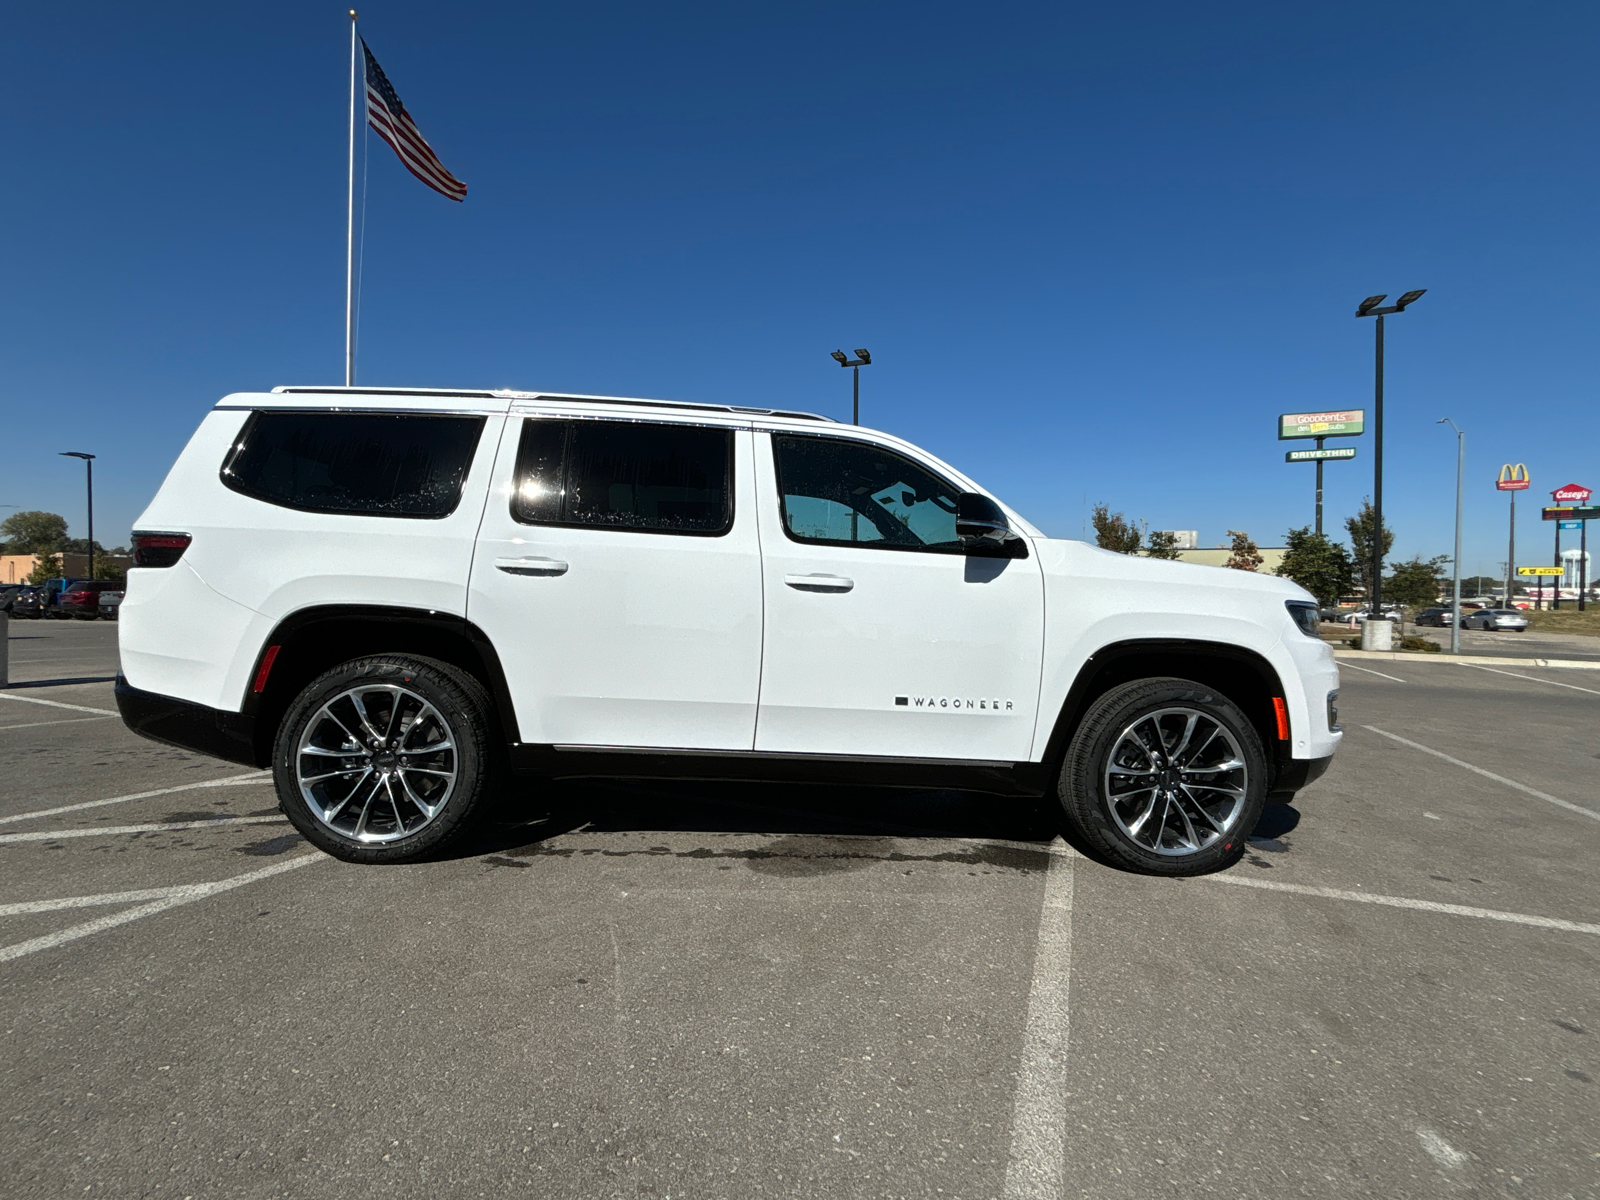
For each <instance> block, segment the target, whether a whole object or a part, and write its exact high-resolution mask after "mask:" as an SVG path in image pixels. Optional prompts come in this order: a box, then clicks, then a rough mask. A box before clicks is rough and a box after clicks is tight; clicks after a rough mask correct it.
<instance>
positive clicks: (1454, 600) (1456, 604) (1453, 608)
mask: <svg viewBox="0 0 1600 1200" xmlns="http://www.w3.org/2000/svg"><path fill="white" fill-rule="evenodd" d="M1438 423H1439V424H1440V425H1448V426H1450V428H1451V429H1454V430H1455V431H1456V553H1455V563H1454V573H1455V583H1454V586H1453V588H1452V590H1451V593H1450V653H1451V654H1460V653H1461V478H1462V471H1463V469H1464V468H1465V466H1466V463H1467V435H1466V434H1464V433H1462V432H1461V430H1460V429H1459V428H1457V426H1456V423H1455V422H1454V421H1452V420H1451V419H1450V418H1449V417H1440V418H1439V422H1438Z"/></svg>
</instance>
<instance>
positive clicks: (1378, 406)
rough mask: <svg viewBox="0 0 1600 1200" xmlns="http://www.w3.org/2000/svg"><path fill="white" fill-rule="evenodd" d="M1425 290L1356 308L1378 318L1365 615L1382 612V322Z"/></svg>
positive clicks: (1381, 298) (1377, 299) (1366, 302)
mask: <svg viewBox="0 0 1600 1200" xmlns="http://www.w3.org/2000/svg"><path fill="white" fill-rule="evenodd" d="M1427 290H1428V289H1427V288H1418V289H1417V290H1416V291H1414V292H1406V293H1405V294H1404V295H1403V296H1401V297H1400V299H1398V300H1396V301H1395V302H1394V303H1393V304H1391V305H1388V306H1387V307H1385V308H1379V307H1378V306H1379V305H1380V304H1382V303H1383V302H1384V301H1385V300H1387V299H1388V295H1387V294H1385V295H1381V296H1368V297H1367V298H1366V299H1365V300H1363V301H1362V302H1361V304H1360V305H1359V306H1358V307H1357V308H1356V316H1357V317H1377V318H1378V340H1377V361H1376V364H1375V371H1374V377H1373V386H1372V400H1373V408H1374V409H1375V410H1376V411H1375V412H1374V413H1373V422H1372V427H1373V434H1374V438H1373V447H1372V524H1373V531H1372V595H1371V596H1369V597H1368V598H1367V599H1368V601H1369V603H1368V605H1367V608H1368V611H1370V612H1373V613H1379V612H1382V611H1383V319H1384V317H1386V316H1388V315H1389V314H1390V313H1398V312H1405V310H1406V308H1407V307H1408V306H1409V305H1412V304H1414V303H1416V301H1417V299H1418V298H1419V297H1421V296H1422V294H1423V293H1424V292H1426V291H1427Z"/></svg>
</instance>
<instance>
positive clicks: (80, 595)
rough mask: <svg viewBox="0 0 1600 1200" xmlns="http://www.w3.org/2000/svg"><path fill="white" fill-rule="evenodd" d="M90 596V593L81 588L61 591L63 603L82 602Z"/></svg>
mask: <svg viewBox="0 0 1600 1200" xmlns="http://www.w3.org/2000/svg"><path fill="white" fill-rule="evenodd" d="M88 598H89V593H88V592H85V591H82V590H79V589H74V590H73V591H70V592H62V593H61V602H62V603H63V604H82V603H83V602H84V601H85V600H87V599H88Z"/></svg>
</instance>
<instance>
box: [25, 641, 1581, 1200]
mask: <svg viewBox="0 0 1600 1200" xmlns="http://www.w3.org/2000/svg"><path fill="white" fill-rule="evenodd" d="M115 635H116V628H115V626H113V625H107V624H104V623H95V624H84V625H77V624H67V623H47V622H18V623H14V624H13V625H12V627H11V638H12V640H11V643H10V647H11V661H12V680H13V684H14V686H13V687H12V688H11V689H9V690H7V691H5V692H0V697H3V698H0V780H3V785H0V864H3V868H0V922H3V924H0V1034H3V1038H4V1056H3V1067H0V1089H3V1099H0V1112H3V1116H4V1126H3V1128H4V1130H5V1136H4V1140H3V1144H0V1172H3V1176H0V1177H3V1178H5V1179H6V1180H7V1181H8V1186H7V1192H8V1194H11V1195H18V1196H47V1195H49V1196H53V1195H61V1194H67V1193H71V1194H74V1195H91V1196H92V1195H100V1194H107V1195H114V1196H175V1197H183V1196H201V1195H222V1194H226V1195H233V1196H250V1197H256V1196H260V1197H273V1196H294V1197H307V1196H340V1197H344V1196H365V1195H372V1196H378V1195H382V1196H458V1195H459V1196H477V1195H484V1196H519V1197H520V1196H527V1195H535V1194H539V1195H546V1194H547V1195H572V1196H597V1197H598V1196H629V1197H634V1196H655V1197H670V1196H685V1197H687V1196H728V1197H744V1196H794V1195H808V1196H809V1195H827V1196H841V1197H878V1196H945V1197H997V1196H1008V1195H1009V1196H1044V1195H1067V1196H1086V1197H1088V1196H1092V1197H1128V1198H1130V1200H1131V1198H1134V1197H1148V1196H1151V1195H1158V1194H1162V1195H1181V1196H1216V1197H1223V1196H1228V1197H1234V1196H1250V1197H1279V1196H1285V1195H1295V1196H1326V1197H1344V1196H1352V1195H1372V1196H1387V1197H1392V1196H1401V1195H1404V1196H1435V1195H1437V1196H1455V1195H1461V1194H1479V1195H1507V1196H1513V1195H1515V1196H1524V1195H1525V1196H1538V1197H1569V1196H1570V1197H1593V1196H1597V1195H1600V1183H1597V1180H1600V997H1597V989H1596V987H1595V980H1596V978H1597V975H1600V883H1597V881H1596V878H1595V872H1594V869H1593V864H1594V861H1595V853H1596V849H1597V847H1600V736H1597V734H1596V731H1597V730H1600V720H1597V717H1600V671H1586V670H1585V671H1576V670H1572V671H1563V670H1559V669H1548V668H1537V667H1523V666H1517V667H1512V668H1507V670H1506V671H1500V670H1491V669H1484V668H1476V667H1466V666H1460V665H1456V664H1452V663H1449V662H1443V661H1439V660H1438V659H1437V658H1434V659H1416V660H1396V661H1394V662H1369V661H1362V662H1361V663H1360V664H1359V669H1350V670H1346V671H1345V673H1344V685H1343V696H1342V700H1341V705H1340V707H1341V718H1342V720H1343V722H1344V725H1345V728H1346V730H1347V732H1348V736H1347V738H1346V741H1345V744H1344V747H1343V748H1342V750H1341V752H1340V754H1339V756H1338V757H1337V758H1336V760H1335V763H1334V766H1333V768H1332V770H1331V771H1330V772H1329V773H1328V775H1327V776H1325V777H1324V778H1323V779H1322V780H1320V781H1319V782H1317V783H1316V784H1314V785H1313V786H1312V787H1311V788H1309V789H1307V791H1306V792H1304V793H1303V794H1302V795H1301V796H1300V797H1299V798H1298V800H1297V802H1296V804H1295V806H1294V808H1293V809H1288V808H1284V807H1278V808H1275V809H1271V810H1269V811H1268V813H1267V815H1266V817H1265V819H1264V821H1263V825H1262V827H1261V828H1260V829H1259V830H1258V831H1257V833H1258V837H1257V838H1256V839H1255V840H1254V842H1253V844H1252V848H1251V852H1250V854H1249V855H1248V856H1247V858H1246V859H1245V861H1243V862H1242V863H1241V864H1240V865H1239V866H1238V867H1236V868H1234V869H1233V870H1232V871H1231V872H1229V873H1227V874H1226V875H1223V876H1214V877H1211V878H1208V879H1200V880H1186V881H1163V880H1156V879H1149V878H1142V877H1136V876H1131V875H1125V874H1119V873H1116V872H1113V871H1110V870H1107V869H1105V868H1104V867H1101V866H1099V865H1097V864H1096V863H1094V862H1092V861H1089V860H1087V859H1084V858H1082V857H1080V856H1078V855H1077V854H1076V853H1075V852H1074V851H1073V850H1072V849H1071V848H1070V847H1068V846H1067V845H1065V844H1064V843H1063V842H1061V841H1060V840H1059V839H1058V838H1057V836H1056V834H1057V827H1056V823H1055V822H1054V820H1053V819H1052V816H1051V813H1050V810H1049V807H1048V806H1047V805H1043V804H1029V803H1026V802H1015V801H1009V800H999V799H995V798H992V797H983V796H973V795H966V794H959V793H938V792H934V793H927V792H908V791H867V790H852V789H840V788H817V787H804V788H802V787H787V788H785V787H774V786H741V785H717V786H714V787H713V786H688V785H685V786H682V787H672V788H668V787H661V786H657V785H648V786H646V785H627V784H614V785H584V786H578V785H568V786H563V787H561V788H559V789H547V790H546V791H544V792H543V793H540V792H535V791H531V790H530V791H528V792H526V793H524V794H522V795H518V796H508V797H507V798H506V801H505V803H504V805H503V806H502V810H501V811H500V812H499V813H498V814H497V817H496V820H495V822H494V823H493V824H492V825H490V826H488V827H486V828H485V829H484V831H483V833H482V835H481V836H480V837H479V838H478V839H477V840H476V841H475V843H474V844H473V845H471V846H470V847H466V848H463V850H462V851H461V852H460V853H459V854H458V855H457V856H455V857H452V858H450V859H448V860H447V861H442V862H435V863H428V864H421V865H412V866H404V867H387V868H361V867H352V866H346V865H344V864H341V863H338V862H335V861H333V860H331V859H327V858H325V857H323V856H321V855H319V854H317V853H315V852H313V851H311V850H310V849H309V848H308V847H307V846H306V845H305V843H304V842H302V841H301V840H300V839H299V838H298V837H297V836H296V835H295V834H294V833H293V832H292V830H291V829H290V827H289V826H288V824H287V823H286V822H285V821H283V820H282V818H281V817H280V816H279V815H278V813H277V810H276V807H275V802H274V799H273V795H272V791H271V788H270V787H269V786H268V785H267V784H266V783H265V782H264V781H263V776H262V775H261V773H259V772H252V771H248V770H246V769H245V768H241V767H239V766H236V765H232V764H226V763H220V762H216V761H213V760H209V759H204V758H200V757H197V756H194V755H190V754H187V753H184V752H182V751H178V750H174V749H170V748H167V747H162V746H158V745H155V744H153V743H149V742H145V741H142V740H140V739H138V738H135V737H133V736H132V735H131V734H129V733H128V732H127V731H126V730H124V729H123V728H122V726H121V723H120V722H119V721H118V720H116V719H115V718H114V717H111V716H108V715H107V714H108V713H109V712H110V711H111V710H113V709H114V707H115V706H114V704H113V703H112V700H111V687H110V683H109V682H108V680H109V678H110V677H111V676H112V675H114V673H115ZM1478 636H1481V637H1491V636H1493V635H1478ZM1474 652H1476V651H1474ZM1440 657H1442V656H1440ZM1351 665H1352V666H1354V665H1355V664H1351ZM1508 672H1512V673H1508ZM80 681H81V682H80ZM18 685H19V686H18Z"/></svg>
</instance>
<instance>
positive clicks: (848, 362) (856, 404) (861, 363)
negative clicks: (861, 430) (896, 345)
mask: <svg viewBox="0 0 1600 1200" xmlns="http://www.w3.org/2000/svg"><path fill="white" fill-rule="evenodd" d="M828 357H830V358H832V359H833V361H834V362H836V363H838V364H839V365H840V366H841V367H849V368H850V369H851V370H852V371H854V372H855V388H854V399H853V401H852V402H851V406H850V424H852V425H859V424H861V368H862V367H869V366H871V365H872V355H870V354H868V353H867V352H866V351H865V350H857V351H856V356H855V357H854V358H847V357H845V352H844V351H843V350H835V351H834V352H833V353H832V354H830V355H829V356H828Z"/></svg>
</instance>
